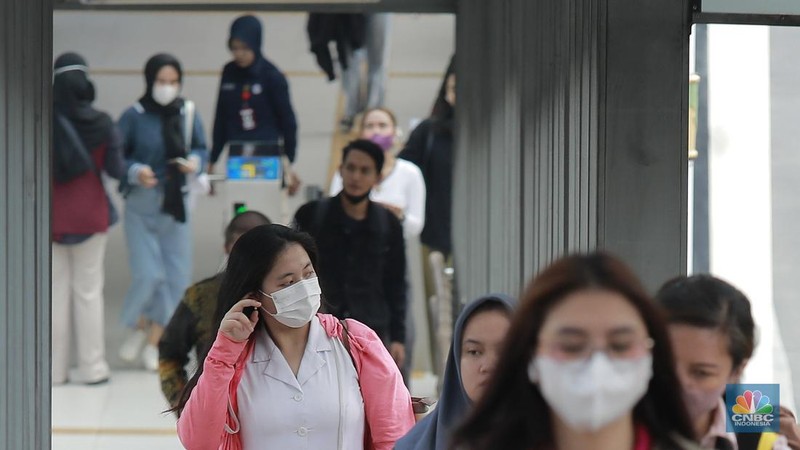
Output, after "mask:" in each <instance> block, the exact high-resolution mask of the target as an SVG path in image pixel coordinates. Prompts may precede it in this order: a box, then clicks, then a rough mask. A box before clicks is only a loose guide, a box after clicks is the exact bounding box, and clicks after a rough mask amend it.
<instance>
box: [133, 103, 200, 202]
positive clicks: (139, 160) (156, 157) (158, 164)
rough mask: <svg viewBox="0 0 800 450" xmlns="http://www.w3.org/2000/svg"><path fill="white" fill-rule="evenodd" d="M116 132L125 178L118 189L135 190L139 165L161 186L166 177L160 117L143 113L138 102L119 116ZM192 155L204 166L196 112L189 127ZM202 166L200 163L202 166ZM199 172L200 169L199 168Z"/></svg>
mask: <svg viewBox="0 0 800 450" xmlns="http://www.w3.org/2000/svg"><path fill="white" fill-rule="evenodd" d="M119 130H120V133H121V134H122V150H123V157H124V158H125V176H123V177H122V180H121V181H120V183H119V190H120V192H122V193H123V194H128V193H129V192H130V191H131V190H132V189H134V188H136V187H137V185H138V181H137V179H136V170H137V168H138V167H140V166H141V165H147V166H150V168H151V169H153V172H155V174H156V177H158V181H159V184H158V185H159V186H162V185H163V183H164V180H165V177H166V174H167V160H166V156H165V149H164V138H163V136H162V131H161V116H159V115H157V114H152V113H148V112H145V110H144V108H142V106H141V105H140V104H139V103H136V104H135V105H133V106H131V107H130V108H128V109H126V110H125V112H123V113H122V117H120V119H119ZM190 147H191V149H192V151H191V154H192V155H197V156H198V157H200V161H201V162H202V163H205V160H206V154H207V150H206V148H207V146H206V138H205V132H204V131H203V123H202V122H201V121H200V116H199V115H198V114H197V113H196V112H195V115H194V125H193V126H192V143H191V146H190ZM203 166H204V164H201V167H203ZM201 170H202V169H201Z"/></svg>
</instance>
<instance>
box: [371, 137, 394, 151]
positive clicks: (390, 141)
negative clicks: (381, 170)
mask: <svg viewBox="0 0 800 450" xmlns="http://www.w3.org/2000/svg"><path fill="white" fill-rule="evenodd" d="M369 140H370V141H372V142H374V143H375V144H377V145H378V147H380V148H382V149H383V151H385V152H387V151H389V150H391V149H392V146H393V145H394V136H393V135H391V134H387V135H383V136H382V135H380V134H374V135H372V137H371V138H369Z"/></svg>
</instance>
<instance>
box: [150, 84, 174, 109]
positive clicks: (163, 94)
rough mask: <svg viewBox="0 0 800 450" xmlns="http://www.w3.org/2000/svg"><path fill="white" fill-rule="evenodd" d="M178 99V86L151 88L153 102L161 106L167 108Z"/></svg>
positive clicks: (160, 85) (165, 85)
mask: <svg viewBox="0 0 800 450" xmlns="http://www.w3.org/2000/svg"><path fill="white" fill-rule="evenodd" d="M176 98H178V86H177V85H172V84H156V85H154V86H153V100H155V101H156V103H158V104H159V105H161V106H167V105H169V104H170V103H172V102H173V100H175V99H176Z"/></svg>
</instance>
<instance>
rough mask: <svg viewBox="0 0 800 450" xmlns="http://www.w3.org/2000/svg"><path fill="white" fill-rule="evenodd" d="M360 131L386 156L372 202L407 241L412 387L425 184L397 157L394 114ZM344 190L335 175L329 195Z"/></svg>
mask: <svg viewBox="0 0 800 450" xmlns="http://www.w3.org/2000/svg"><path fill="white" fill-rule="evenodd" d="M359 130H360V131H359V137H360V138H361V139H367V140H370V141H372V142H374V143H375V144H377V145H378V146H379V147H380V148H381V149H383V152H384V163H383V169H382V170H381V176H380V181H379V183H378V184H377V185H376V186H375V187H374V188H373V189H372V192H371V193H370V199H372V200H373V201H374V202H376V203H378V204H380V205H381V206H383V207H384V208H386V209H388V210H389V211H391V212H392V214H394V215H395V216H396V217H397V218H398V220H400V222H401V223H402V224H403V232H404V235H405V239H406V261H407V263H408V264H407V265H408V267H407V268H406V273H407V274H408V277H409V278H408V279H409V283H408V287H409V289H408V307H407V308H406V341H405V348H406V358H405V362H404V364H403V367H402V368H401V371H402V372H403V379H404V380H405V381H406V385H409V382H410V378H411V365H412V362H413V357H414V343H415V334H416V333H415V331H416V330H415V324H414V314H413V312H414V308H413V307H412V306H413V303H415V302H419V303H420V304H424V293H423V283H422V280H423V278H422V277H423V276H422V272H421V270H422V268H421V266H420V264H418V263H417V262H418V261H419V260H420V250H419V233H420V231H422V227H423V225H424V224H425V180H424V179H423V177H422V173H421V172H420V170H419V168H418V167H417V166H416V165H414V164H413V163H410V162H408V161H405V160H402V159H397V158H396V157H395V152H396V150H397V142H398V140H399V131H398V128H397V119H396V117H395V115H394V113H393V112H392V111H391V110H389V109H386V108H373V109H369V110H367V112H365V113H364V115H363V116H361V123H360V126H359ZM341 190H342V176H341V175H340V174H339V173H336V174H334V176H333V180H332V181H331V189H330V195H331V196H334V195H337V194H338V193H339V192H341ZM423 309H424V308H423Z"/></svg>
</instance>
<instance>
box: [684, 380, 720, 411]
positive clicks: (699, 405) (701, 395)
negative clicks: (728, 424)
mask: <svg viewBox="0 0 800 450" xmlns="http://www.w3.org/2000/svg"><path fill="white" fill-rule="evenodd" d="M724 391H725V386H724V385H723V386H722V390H719V391H704V390H700V389H691V390H689V389H686V388H684V389H683V402H684V403H685V404H686V409H687V411H688V412H689V417H690V418H691V419H692V420H694V419H696V418H698V417H700V416H702V415H704V414H708V413H710V412H711V411H713V410H714V408H716V407H717V405H719V401H720V399H722V393H723V392H724Z"/></svg>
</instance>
